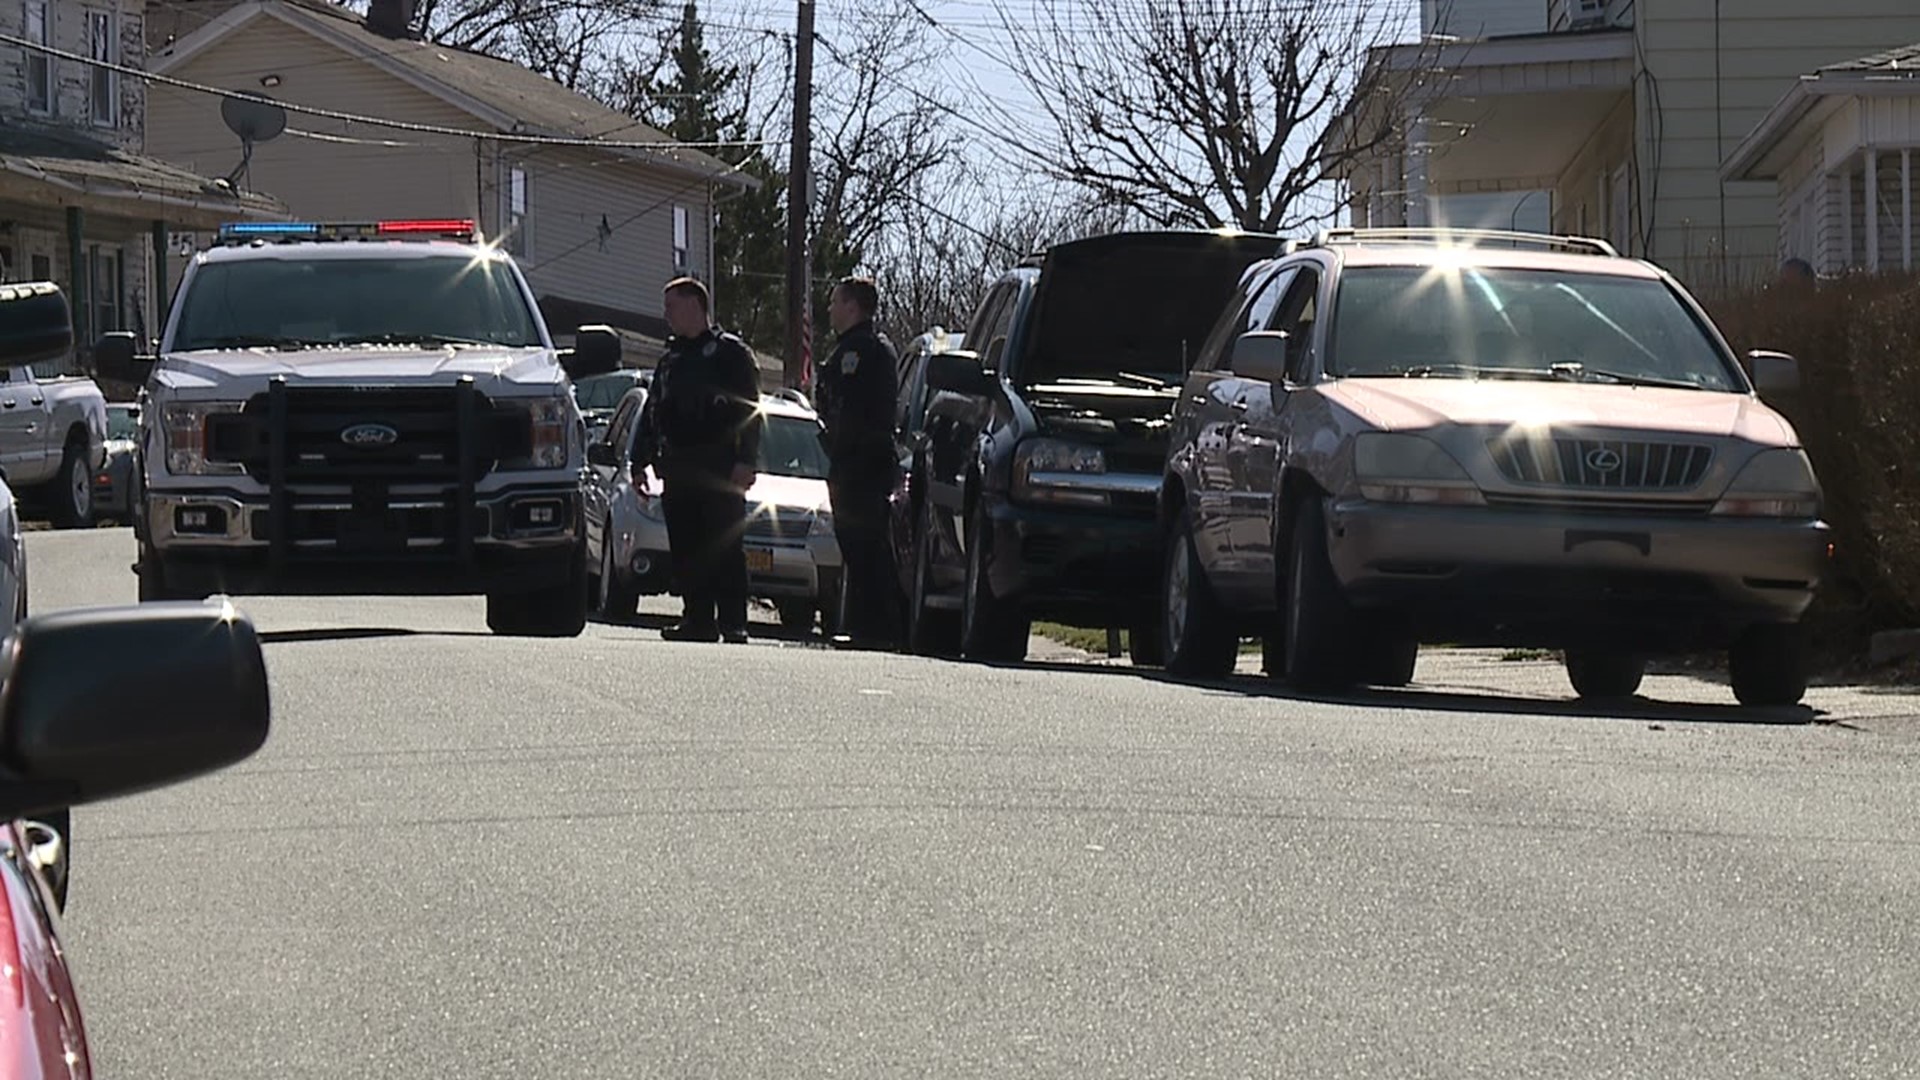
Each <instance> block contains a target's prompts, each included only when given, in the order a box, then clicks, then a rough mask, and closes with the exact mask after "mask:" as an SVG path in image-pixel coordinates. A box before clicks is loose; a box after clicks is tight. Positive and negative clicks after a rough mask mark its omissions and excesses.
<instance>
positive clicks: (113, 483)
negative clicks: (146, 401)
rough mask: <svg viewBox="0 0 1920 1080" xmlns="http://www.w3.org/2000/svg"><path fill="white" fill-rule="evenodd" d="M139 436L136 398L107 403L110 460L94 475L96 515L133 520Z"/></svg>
mask: <svg viewBox="0 0 1920 1080" xmlns="http://www.w3.org/2000/svg"><path fill="white" fill-rule="evenodd" d="M139 439H140V406H139V405H138V404H137V403H134V402H122V401H114V402H109V403H108V404H107V444H106V447H107V460H106V462H105V463H104V464H102V465H101V466H100V469H99V471H98V472H97V473H95V474H94V477H93V512H94V516H95V517H96V518H100V519H103V520H113V521H121V522H131V521H132V520H133V503H134V497H133V488H134V481H135V478H136V477H137V476H138V475H139V472H138V471H137V470H136V469H135V468H134V463H135V460H136V455H135V450H136V449H137V443H138V442H139Z"/></svg>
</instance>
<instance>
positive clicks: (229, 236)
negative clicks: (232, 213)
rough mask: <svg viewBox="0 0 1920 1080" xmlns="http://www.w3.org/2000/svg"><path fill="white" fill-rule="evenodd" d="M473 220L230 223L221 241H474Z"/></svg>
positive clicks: (222, 228) (420, 219)
mask: <svg viewBox="0 0 1920 1080" xmlns="http://www.w3.org/2000/svg"><path fill="white" fill-rule="evenodd" d="M474 232H475V225H474V221H473V219H472V218H418V219H407V220H402V221H352V222H347V221H333V222H318V221H230V222H227V223H226V224H224V225H222V226H220V239H221V240H275V239H280V240H285V239H298V238H302V237H304V238H307V239H312V240H371V239H377V238H381V237H385V238H388V239H399V238H401V237H408V236H411V237H446V238H451V239H457V240H471V239H473V235H474Z"/></svg>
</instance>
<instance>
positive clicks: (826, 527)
mask: <svg viewBox="0 0 1920 1080" xmlns="http://www.w3.org/2000/svg"><path fill="white" fill-rule="evenodd" d="M807 536H808V537H811V538H816V539H824V540H831V539H833V510H832V509H831V508H829V507H825V506H823V507H821V508H819V509H818V510H815V511H814V512H813V524H812V525H809V526H807Z"/></svg>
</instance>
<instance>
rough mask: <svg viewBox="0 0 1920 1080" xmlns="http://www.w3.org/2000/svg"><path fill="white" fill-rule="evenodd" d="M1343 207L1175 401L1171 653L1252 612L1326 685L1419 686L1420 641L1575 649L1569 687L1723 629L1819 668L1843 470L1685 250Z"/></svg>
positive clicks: (1234, 305)
mask: <svg viewBox="0 0 1920 1080" xmlns="http://www.w3.org/2000/svg"><path fill="white" fill-rule="evenodd" d="M1451 237H1452V238H1451V239H1449V234H1443V233H1439V232H1435V231H1432V230H1357V231H1356V230H1339V231H1335V232H1331V233H1327V234H1325V235H1324V236H1323V237H1322V238H1321V239H1320V240H1319V241H1318V242H1315V243H1312V244H1308V245H1305V246H1302V247H1301V248H1299V249H1298V250H1296V251H1293V252H1292V253H1290V254H1286V255H1284V256H1282V257H1279V258H1276V259H1273V260H1271V261H1268V262H1264V263H1262V264H1260V265H1259V266H1257V267H1255V268H1254V269H1253V271H1252V272H1250V273H1249V274H1247V275H1246V277H1245V278H1244V279H1243V280H1242V282H1241V285H1240V288H1239V290H1238V292H1237V293H1236V294H1235V296H1234V297H1233V299H1232V301H1231V303H1229V304H1228V305H1227V307H1226V310H1225V312H1224V314H1223V315H1222V316H1221V317H1220V319H1219V321H1218V324H1217V325H1216V326H1215V328H1214V331H1213V333H1212V334H1211V335H1210V336H1209V337H1208V338H1207V340H1206V343H1205V344H1204V345H1203V346H1202V347H1201V349H1200V351H1199V354H1198V356H1197V358H1196V363H1195V368H1194V371H1193V373H1192V374H1191V375H1190V376H1189V377H1188V379H1187V384H1186V389H1185V392H1184V393H1183V394H1182V395H1181V397H1180V404H1179V408H1178V409H1177V410H1176V412H1175V414H1174V422H1173V441H1172V446H1171V449H1170V452H1169V454H1168V456H1167V462H1166V466H1167V468H1166V478H1165V483H1164V486H1163V487H1162V490H1161V502H1160V514H1159V521H1160V527H1161V529H1162V530H1164V535H1165V536H1166V538H1167V544H1166V547H1165V551H1166V564H1165V570H1164V573H1163V575H1162V576H1161V580H1162V582H1163V588H1162V612H1163V618H1164V634H1165V642H1166V659H1167V664H1168V666H1169V667H1170V668H1173V669H1175V670H1178V671H1187V672H1198V673H1218V672H1224V671H1226V670H1228V669H1229V668H1230V667H1231V666H1232V664H1233V660H1234V656H1235V653H1236V652H1237V644H1238V639H1239V637H1240V636H1241V635H1242V634H1249V633H1255V634H1263V635H1266V636H1268V637H1269V638H1270V639H1271V640H1270V648H1269V654H1270V661H1269V668H1270V670H1275V671H1277V670H1279V669H1284V671H1285V672H1286V673H1287V675H1288V677H1289V678H1291V679H1292V680H1293V681H1294V682H1295V683H1297V684H1299V685H1300V686H1303V687H1309V688H1315V689H1333V688H1340V687H1344V686H1349V685H1352V684H1355V683H1375V684H1383V685H1399V684H1404V683H1406V682H1407V681H1408V680H1409V679H1411V677H1412V674H1413V667H1414V662H1415V657H1416V655H1417V651H1418V645H1419V643H1421V642H1438V641H1448V642H1458V643H1463V644H1482V645H1502V646H1536V647H1546V648H1556V649H1563V650H1565V654H1566V666H1567V673H1568V676H1569V678H1570V680H1571V681H1572V684H1573V687H1574V689H1575V690H1576V691H1577V692H1578V693H1579V694H1580V695H1581V696H1582V697H1589V698H1613V697H1623V696H1627V695H1631V694H1633V693H1634V692H1635V691H1636V690H1637V689H1638V687H1639V685H1640V681H1641V678H1642V676H1643V675H1644V673H1645V670H1646V665H1647V657H1648V656H1649V655H1652V654H1658V653H1662V652H1679V651H1696V650H1708V649H1725V650H1727V652H1728V659H1729V666H1730V672H1731V675H1732V682H1733V692H1734V694H1735V696H1736V697H1737V698H1738V699H1739V700H1740V701H1741V702H1743V703H1746V704H1749V705H1785V704H1791V703H1793V702H1797V701H1799V700H1800V698H1801V696H1802V694H1803V693H1804V692H1805V689H1806V683H1807V661H1806V656H1805V643H1804V639H1803V638H1802V636H1801V632H1800V627H1799V625H1798V623H1799V620H1800V618H1801V616H1802V614H1803V613H1804V612H1805V611H1806V609H1807V606H1808V604H1809V603H1810V602H1811V601H1812V599H1813V596H1814V591H1815V589H1816V587H1817V585H1818V584H1819V581H1820V579H1821V577H1822V574H1823V571H1824V567H1825V563H1826V558H1827V552H1828V543H1827V533H1828V530H1827V526H1826V525H1825V524H1824V523H1823V522H1822V521H1821V520H1820V509H1821V490H1820V484H1819V481H1818V480H1817V479H1816V478H1815V476H1814V471H1813V467H1812V465H1811V464H1810V462H1809V461H1808V458H1807V455H1806V453H1805V452H1804V451H1803V450H1802V449H1801V446H1800V440H1799V438H1798V437H1797V436H1796V435H1795V433H1794V430H1793V427H1792V426H1791V425H1790V424H1789V423H1788V422H1787V421H1786V420H1785V419H1784V418H1782V417H1781V416H1780V415H1779V414H1778V413H1776V412H1774V410H1773V409H1771V408H1769V407H1768V406H1767V404H1766V403H1765V402H1763V401H1761V400H1760V398H1759V396H1758V395H1757V393H1756V392H1755V390H1756V387H1758V388H1759V389H1763V390H1776V391H1781V392H1786V391H1789V390H1791V389H1792V388H1794V387H1795V386H1797V384H1798V373H1797V369H1796V367H1795V366H1794V362H1793V360H1792V358H1790V357H1787V356H1784V355H1781V354H1778V353H1765V352H1761V353H1753V354H1750V355H1749V357H1747V361H1748V363H1749V364H1750V365H1751V368H1752V375H1751V376H1749V374H1748V373H1747V371H1746V370H1745V369H1743V367H1742V364H1741V359H1740V358H1739V357H1737V356H1735V354H1734V353H1733V351H1732V350H1731V349H1730V348H1729V347H1728V345H1727V343H1726V341H1725V340H1724V339H1723V338H1722V337H1721V336H1720V334H1719V333H1718V331H1717V330H1716V329H1715V328H1714V326H1713V323H1712V322H1711V321H1710V320H1709V319H1708V317H1707V315H1706V313H1705V312H1704V311H1703V310H1702V309H1701V307H1700V305H1699V304H1698V303H1696V302H1695V301H1694V299H1693V298H1692V297H1691V296H1689V295H1688V294H1687V292H1686V290H1685V289H1683V288H1682V287H1681V286H1680V284H1679V283H1678V282H1676V281H1675V280H1674V279H1673V278H1672V277H1671V276H1670V275H1668V274H1667V273H1666V272H1665V271H1663V270H1661V269H1659V268H1658V267H1656V266H1653V265H1652V264H1650V263H1647V262H1644V261H1641V260H1637V259H1627V258H1621V257H1619V256H1618V255H1617V254H1615V253H1614V251H1613V249H1612V248H1611V247H1610V246H1608V245H1606V244H1604V243H1603V242H1600V241H1593V240H1581V239H1576V238H1556V237H1538V236H1530V235H1526V234H1515V233H1489V234H1477V235H1473V234H1470V235H1467V236H1466V237H1465V238H1464V239H1463V238H1462V236H1461V234H1459V233H1457V232H1456V233H1454V234H1451Z"/></svg>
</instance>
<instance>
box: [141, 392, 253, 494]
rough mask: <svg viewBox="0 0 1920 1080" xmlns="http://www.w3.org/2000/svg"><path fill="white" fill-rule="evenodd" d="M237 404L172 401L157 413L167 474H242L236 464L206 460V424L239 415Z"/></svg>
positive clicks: (232, 402) (234, 402)
mask: <svg viewBox="0 0 1920 1080" xmlns="http://www.w3.org/2000/svg"><path fill="white" fill-rule="evenodd" d="M240 409H241V403H240V402H237V401H172V402H168V403H167V404H166V406H165V407H164V408H162V409H161V410H160V427H161V431H162V435H163V437H164V438H165V439H166V445H167V471H168V472H170V473H172V474H174V475H175V476H210V475H217V474H232V473H241V472H245V471H246V466H245V465H242V464H240V463H238V462H224V461H222V462H212V461H208V460H207V422H208V421H209V420H210V419H211V418H213V417H215V416H226V415H231V414H233V413H237V412H239V411H240Z"/></svg>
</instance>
